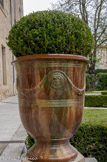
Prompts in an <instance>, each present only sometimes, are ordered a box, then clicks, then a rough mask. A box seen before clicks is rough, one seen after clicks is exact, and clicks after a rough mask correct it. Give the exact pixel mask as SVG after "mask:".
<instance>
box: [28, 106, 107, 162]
mask: <svg viewBox="0 0 107 162" xmlns="http://www.w3.org/2000/svg"><path fill="white" fill-rule="evenodd" d="M70 141H71V144H72V145H73V146H74V147H76V148H77V149H78V151H80V152H81V153H82V154H83V155H84V156H85V157H95V158H96V159H97V160H98V161H99V162H106V161H107V110H95V109H93V110H92V109H91V110H90V109H85V111H84V117H83V122H82V124H81V126H80V128H79V129H78V130H77V131H76V133H75V134H74V136H73V138H71V140H70ZM26 144H27V148H28V149H29V148H30V147H31V146H32V145H33V144H34V140H33V139H32V138H31V136H29V135H28V137H27V139H26Z"/></svg>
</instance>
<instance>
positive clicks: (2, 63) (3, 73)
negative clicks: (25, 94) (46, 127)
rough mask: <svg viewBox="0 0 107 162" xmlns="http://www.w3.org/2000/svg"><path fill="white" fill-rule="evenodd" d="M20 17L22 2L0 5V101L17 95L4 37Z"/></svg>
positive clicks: (8, 51) (7, 2) (7, 1)
mask: <svg viewBox="0 0 107 162" xmlns="http://www.w3.org/2000/svg"><path fill="white" fill-rule="evenodd" d="M10 8H11V9H10ZM22 16H23V0H4V6H2V5H1V4H0V100H2V99H4V98H6V97H8V96H13V95H15V94H16V93H17V91H16V88H15V83H16V81H15V76H14V75H15V74H14V75H13V71H15V69H13V66H12V65H11V62H12V60H13V59H14V57H12V52H11V51H10V50H9V48H8V47H7V45H6V37H7V36H8V33H9V30H10V29H11V26H12V25H13V24H14V23H16V21H17V20H19V19H20V18H21V17H22ZM13 76H14V79H13Z"/></svg>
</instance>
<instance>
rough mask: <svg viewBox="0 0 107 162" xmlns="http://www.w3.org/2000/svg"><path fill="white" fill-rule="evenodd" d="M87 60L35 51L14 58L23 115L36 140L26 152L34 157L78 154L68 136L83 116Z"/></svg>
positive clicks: (56, 160)
mask: <svg viewBox="0 0 107 162" xmlns="http://www.w3.org/2000/svg"><path fill="white" fill-rule="evenodd" d="M39 56H40V58H39ZM43 57H45V59H43ZM68 58H69V59H68ZM80 58H81V59H80ZM87 62H88V60H87V59H86V58H84V57H80V56H76V55H75V56H73V55H70V56H67V55H63V56H62V55H61V56H60V55H52V56H51V55H42V56H41V55H38V56H37V55H34V56H33V55H32V57H31V58H30V56H24V57H22V60H21V58H18V59H17V60H16V61H15V62H14V63H15V66H16V70H17V89H18V97H19V109H20V117H21V120H22V123H23V125H24V127H25V129H26V130H27V132H28V133H29V134H30V135H31V136H32V137H33V138H34V139H35V140H36V143H35V145H34V146H33V147H32V148H31V149H30V150H29V151H28V153H27V156H28V157H29V158H35V159H36V160H34V161H38V162H66V161H68V160H70V159H73V158H76V156H77V152H76V151H74V149H73V148H72V146H71V145H70V143H69V139H70V138H71V137H72V136H73V134H74V133H75V131H76V129H77V128H78V126H79V125H80V122H81V120H82V114H83V107H84V85H85V71H86V66H87Z"/></svg>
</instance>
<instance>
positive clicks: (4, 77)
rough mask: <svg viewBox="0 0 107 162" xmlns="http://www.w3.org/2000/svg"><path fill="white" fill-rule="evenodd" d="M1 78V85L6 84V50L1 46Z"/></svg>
mask: <svg viewBox="0 0 107 162" xmlns="http://www.w3.org/2000/svg"><path fill="white" fill-rule="evenodd" d="M2 76H3V77H2V78H3V85H6V84H7V70H6V48H5V47H4V46H2Z"/></svg>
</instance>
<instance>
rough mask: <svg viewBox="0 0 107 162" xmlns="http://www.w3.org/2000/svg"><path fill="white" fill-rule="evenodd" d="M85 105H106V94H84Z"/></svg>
mask: <svg viewBox="0 0 107 162" xmlns="http://www.w3.org/2000/svg"><path fill="white" fill-rule="evenodd" d="M85 106H86V107H107V95H86V96H85Z"/></svg>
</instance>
